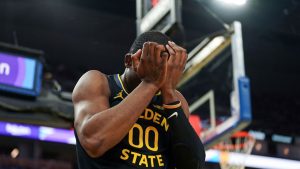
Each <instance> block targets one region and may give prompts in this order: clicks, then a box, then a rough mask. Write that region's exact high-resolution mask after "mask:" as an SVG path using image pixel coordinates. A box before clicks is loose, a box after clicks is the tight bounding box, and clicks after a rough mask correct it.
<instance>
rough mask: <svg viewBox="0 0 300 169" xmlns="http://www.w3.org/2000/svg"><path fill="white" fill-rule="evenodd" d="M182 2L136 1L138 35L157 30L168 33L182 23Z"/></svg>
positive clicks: (171, 0)
mask: <svg viewBox="0 0 300 169" xmlns="http://www.w3.org/2000/svg"><path fill="white" fill-rule="evenodd" d="M180 12H181V0H136V15H137V20H136V23H137V35H139V34H141V33H143V32H146V31H149V30H157V31H160V32H163V33H167V32H168V31H169V30H170V29H171V28H172V27H173V26H175V25H176V24H177V23H180V22H181V17H180V16H181V14H180Z"/></svg>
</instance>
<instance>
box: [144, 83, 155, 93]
mask: <svg viewBox="0 0 300 169" xmlns="http://www.w3.org/2000/svg"><path fill="white" fill-rule="evenodd" d="M141 85H144V86H146V88H148V89H150V90H151V91H153V92H154V93H156V92H157V91H158V90H159V86H158V85H156V84H154V83H151V82H146V81H142V82H141Z"/></svg>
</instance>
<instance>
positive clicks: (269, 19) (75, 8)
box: [0, 0, 300, 169]
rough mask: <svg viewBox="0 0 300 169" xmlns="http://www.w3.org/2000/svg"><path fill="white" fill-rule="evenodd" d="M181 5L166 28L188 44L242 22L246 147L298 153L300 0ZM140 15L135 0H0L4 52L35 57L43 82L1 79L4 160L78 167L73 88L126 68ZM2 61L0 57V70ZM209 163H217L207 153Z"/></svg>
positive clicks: (209, 0) (278, 154)
mask: <svg viewBox="0 0 300 169" xmlns="http://www.w3.org/2000/svg"><path fill="white" fill-rule="evenodd" d="M237 1H238V0H236V2H237ZM157 2H158V1H157ZM157 2H156V1H151V3H152V5H155V3H157ZM181 5H182V6H181V9H180V15H181V20H180V26H178V27H177V28H176V29H175V30H174V31H173V32H172V37H174V41H175V42H177V43H178V44H181V45H182V46H183V47H185V48H186V49H187V50H188V52H190V51H191V50H192V49H193V48H194V47H195V46H196V45H198V44H199V43H200V42H201V41H202V40H203V39H204V37H206V36H208V35H210V34H212V33H214V32H217V31H219V30H223V29H224V25H225V27H226V24H225V23H227V24H230V23H232V22H233V21H239V22H241V25H242V33H243V47H244V62H245V72H246V75H247V76H248V77H249V79H250V80H251V102H252V121H251V124H250V125H249V126H248V127H247V128H245V130H246V131H248V132H251V133H254V135H255V138H256V144H255V145H254V148H253V151H252V154H254V155H259V156H264V157H275V158H281V159H288V160H293V162H297V161H300V125H299V122H300V114H299V113H300V1H299V0H276V1H272V0H248V1H246V0H245V1H242V2H241V3H232V4H231V3H230V1H226V0H223V1H222V0H182V2H181ZM136 19H137V14H136V1H135V0H122V1H119V0H110V1H104V0H102V1H99V0H85V1H80V0H43V1H39V0H23V1H19V0H0V46H1V48H0V52H1V51H2V52H4V53H14V54H15V55H16V56H30V57H32V58H34V60H35V61H36V62H35V65H36V68H35V69H34V70H32V71H34V72H35V75H38V76H37V77H34V78H33V79H34V80H36V81H38V80H37V79H36V78H38V77H41V81H40V82H36V81H35V82H34V83H35V84H39V83H41V84H42V85H41V88H40V92H37V91H39V89H35V90H34V91H31V93H30V94H28V91H27V90H26V91H27V92H26V91H25V92H20V90H19V89H18V87H15V86H14V87H12V89H11V90H6V88H5V85H4V86H2V87H1V88H0V89H1V93H0V121H1V123H0V130H1V131H0V169H11V168H20V169H23V168H26V169H27V168H65V169H71V168H72V169H73V168H74V169H75V168H77V164H76V151H75V146H74V142H75V141H74V139H73V137H72V136H73V135H72V132H73V131H72V128H73V124H72V123H73V121H72V120H73V107H72V103H71V101H70V93H71V92H72V90H73V87H74V86H75V84H76V82H77V81H78V79H79V78H80V76H81V75H82V74H83V73H85V72H86V71H88V70H90V69H97V70H100V71H101V72H103V73H106V74H114V73H123V72H122V71H123V70H124V62H123V59H124V55H125V54H126V53H127V52H128V50H129V48H130V46H131V43H132V42H133V41H134V39H135V37H136V36H137V25H136V24H137V22H136V21H137V20H136ZM0 56H1V55H0ZM26 63H27V62H26ZM38 65H40V67H39V66H38ZM4 66H5V65H4V64H1V60H0V74H4V73H5V68H4ZM39 75H40V76H39ZM0 78H2V77H1V76H0ZM0 81H1V80H0ZM23 87H24V86H23ZM35 87H37V86H36V85H35ZM11 91H13V92H11ZM15 91H17V92H15ZM58 133H59V134H58ZM299 163H300V162H299ZM206 167H207V168H218V167H219V166H218V163H215V162H209V161H208V162H207V166H206ZM298 167H299V168H300V166H299V165H298ZM249 168H250V167H249ZM256 168H263V167H256ZM283 169H284V168H283ZM295 169H296V168H295Z"/></svg>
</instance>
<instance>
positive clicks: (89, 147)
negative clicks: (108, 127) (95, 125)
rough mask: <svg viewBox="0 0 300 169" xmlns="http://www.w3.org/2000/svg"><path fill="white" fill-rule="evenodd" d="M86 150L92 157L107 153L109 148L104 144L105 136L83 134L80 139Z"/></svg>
mask: <svg viewBox="0 0 300 169" xmlns="http://www.w3.org/2000/svg"><path fill="white" fill-rule="evenodd" d="M80 142H81V145H82V147H83V148H84V150H85V152H86V153H87V154H88V155H89V156H90V157H92V158H98V157H101V156H103V155H104V154H105V152H106V151H107V150H108V149H106V148H105V146H104V144H103V143H104V138H95V137H93V136H91V137H87V136H83V137H82V139H81V140H80Z"/></svg>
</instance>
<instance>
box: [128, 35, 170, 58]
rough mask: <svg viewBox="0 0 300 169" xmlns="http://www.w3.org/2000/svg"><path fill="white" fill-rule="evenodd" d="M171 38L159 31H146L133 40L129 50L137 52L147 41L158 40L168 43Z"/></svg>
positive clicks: (164, 43) (161, 42)
mask: <svg viewBox="0 0 300 169" xmlns="http://www.w3.org/2000/svg"><path fill="white" fill-rule="evenodd" d="M170 40H171V39H170V38H169V37H168V36H167V35H165V34H163V33H161V32H158V31H148V32H145V33H142V34H141V35H139V36H138V37H137V38H136V39H135V40H134V42H133V44H132V45H131V47H130V50H129V52H130V53H135V52H137V51H138V50H139V49H142V48H143V45H144V43H145V42H156V43H159V44H162V45H166V44H168V41H170Z"/></svg>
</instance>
